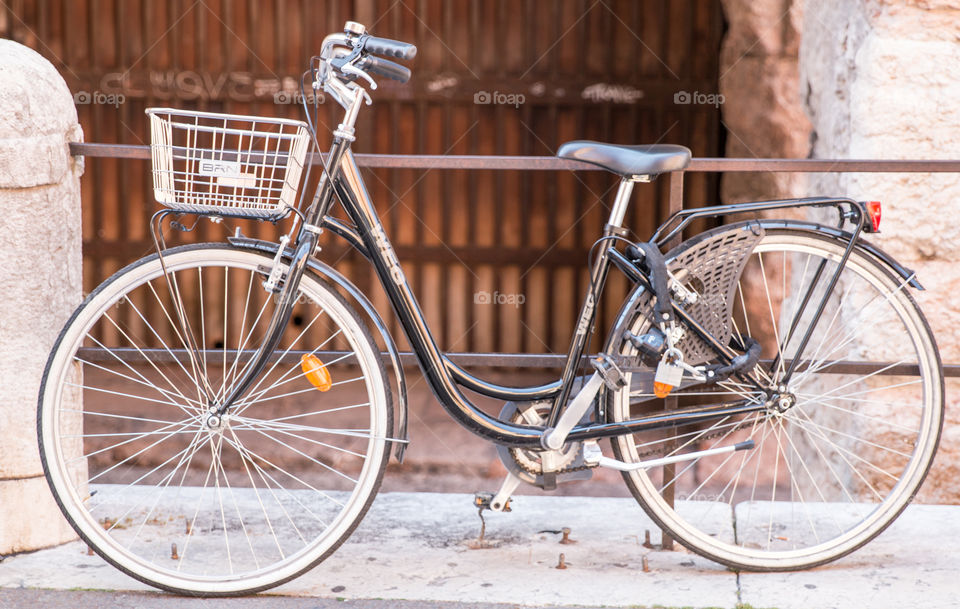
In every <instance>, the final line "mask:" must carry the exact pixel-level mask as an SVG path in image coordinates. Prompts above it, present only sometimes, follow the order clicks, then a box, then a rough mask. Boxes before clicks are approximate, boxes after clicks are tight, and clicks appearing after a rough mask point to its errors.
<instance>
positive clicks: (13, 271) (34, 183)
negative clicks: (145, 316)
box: [0, 40, 83, 555]
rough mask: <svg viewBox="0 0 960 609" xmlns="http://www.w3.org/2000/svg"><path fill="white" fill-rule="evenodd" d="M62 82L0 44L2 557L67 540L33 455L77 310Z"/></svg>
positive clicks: (70, 115) (72, 173)
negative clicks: (44, 384)
mask: <svg viewBox="0 0 960 609" xmlns="http://www.w3.org/2000/svg"><path fill="white" fill-rule="evenodd" d="M81 138H82V132H81V130H80V125H79V124H78V123H77V111H76V108H75V107H74V105H73V97H72V96H71V94H70V91H69V90H68V89H67V85H66V83H65V82H64V81H63V78H61V76H60V74H58V73H57V71H56V69H54V67H53V66H52V65H51V64H50V62H48V61H47V60H46V59H44V58H43V57H41V56H40V55H39V54H37V53H36V52H35V51H33V50H31V49H29V48H27V47H25V46H22V45H20V44H17V43H15V42H12V41H10V40H0V555H2V554H9V553H12V552H21V551H26V550H34V549H37V548H41V547H44V546H49V545H53V544H57V543H62V542H64V541H67V540H69V539H72V538H73V537H74V535H73V531H72V530H71V529H70V527H69V525H68V524H67V522H66V520H64V518H63V517H62V516H61V515H60V511H59V510H58V509H57V506H56V504H55V502H54V500H53V497H52V495H51V494H50V491H49V490H48V488H47V483H46V480H45V479H44V477H43V471H42V469H41V466H40V458H39V453H38V450H37V435H36V410H37V392H38V390H39V388H40V379H41V377H42V375H43V369H44V366H45V365H46V361H47V355H48V353H49V352H50V348H51V347H52V346H53V342H54V340H55V339H56V337H57V334H58V333H59V332H60V328H61V327H62V326H63V323H64V322H65V321H66V320H67V318H68V317H69V316H70V314H71V312H72V311H73V309H74V308H75V307H76V306H77V305H78V304H79V303H80V300H81V292H82V275H81V252H80V248H81V220H80V174H81V173H82V172H83V164H82V160H80V159H76V160H75V159H73V158H71V156H70V151H69V149H68V142H70V141H73V140H80V139H81Z"/></svg>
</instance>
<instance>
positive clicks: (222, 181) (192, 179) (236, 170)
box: [147, 108, 310, 219]
mask: <svg viewBox="0 0 960 609" xmlns="http://www.w3.org/2000/svg"><path fill="white" fill-rule="evenodd" d="M147 114H148V115H149V116H150V137H151V142H150V155H151V157H152V160H153V192H154V196H155V197H156V199H157V202H158V203H160V204H161V205H165V206H167V207H169V208H171V209H174V210H177V211H183V212H187V213H193V214H211V215H218V216H233V217H244V218H261V219H263V218H277V217H279V216H282V215H284V214H286V213H287V211H288V210H289V209H291V208H292V207H294V206H295V204H296V195H297V189H298V186H299V183H300V177H301V174H302V171H303V163H304V158H305V157H306V153H307V149H308V147H309V142H310V139H309V137H310V136H309V132H308V131H307V125H306V123H304V122H302V121H295V120H288V119H278V118H259V117H254V116H240V115H234V114H217V113H213V112H190V111H186V110H172V109H169V108H148V109H147Z"/></svg>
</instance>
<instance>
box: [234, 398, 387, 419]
mask: <svg viewBox="0 0 960 609" xmlns="http://www.w3.org/2000/svg"><path fill="white" fill-rule="evenodd" d="M369 405H370V402H363V403H361V404H350V405H349V406H337V407H335V408H325V409H324V410H315V411H313V412H305V413H303V414H292V415H289V416H285V417H278V418H276V419H270V420H271V421H272V422H273V423H278V422H280V421H289V420H291V419H302V418H303V417H312V416H316V415H319V414H328V413H331V412H340V411H342V410H352V409H354V408H363V407H364V406H369ZM230 417H231V418H232V419H234V420H240V421H258V422H266V421H265V420H264V419H254V418H250V417H248V416H240V415H239V414H234V415H230Z"/></svg>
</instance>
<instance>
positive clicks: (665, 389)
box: [653, 381, 673, 398]
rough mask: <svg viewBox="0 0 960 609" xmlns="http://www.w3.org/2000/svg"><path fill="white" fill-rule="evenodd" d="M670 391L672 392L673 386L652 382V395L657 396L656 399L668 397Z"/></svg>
mask: <svg viewBox="0 0 960 609" xmlns="http://www.w3.org/2000/svg"><path fill="white" fill-rule="evenodd" d="M671 391H673V385H668V384H666V383H661V382H659V381H653V395H655V396H657V397H658V398H665V397H667V396H668V395H670V392H671Z"/></svg>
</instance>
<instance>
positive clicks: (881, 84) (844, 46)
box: [800, 0, 960, 503]
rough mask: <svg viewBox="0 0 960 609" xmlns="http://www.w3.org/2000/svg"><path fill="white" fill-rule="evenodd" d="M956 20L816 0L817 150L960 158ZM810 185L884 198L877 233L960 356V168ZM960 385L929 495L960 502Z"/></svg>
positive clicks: (809, 99) (809, 9)
mask: <svg viewBox="0 0 960 609" xmlns="http://www.w3.org/2000/svg"><path fill="white" fill-rule="evenodd" d="M958 24H960V4H958V3H957V2H956V1H955V0H954V1H950V0H928V1H926V2H911V1H909V0H882V1H878V0H871V1H868V0H855V1H854V0H851V1H849V2H835V1H833V0H807V1H806V3H805V6H804V17H803V42H802V44H801V49H800V72H801V90H803V91H805V92H806V93H805V103H806V106H807V112H808V114H809V115H810V117H811V122H812V124H813V130H814V131H813V154H814V156H815V157H818V158H853V159H958V158H960V37H958ZM809 192H810V194H832V193H837V194H845V195H847V196H850V197H852V198H854V199H878V200H880V201H882V202H883V221H882V224H881V230H882V231H883V232H882V234H880V235H875V236H874V235H871V236H870V240H871V241H873V242H875V243H876V244H877V245H879V246H880V247H882V248H883V249H885V250H887V251H888V252H889V253H890V254H892V255H893V256H894V257H895V258H897V259H898V260H900V261H901V262H902V263H904V264H906V265H907V266H910V267H912V268H914V269H915V270H916V271H917V275H918V277H919V279H920V281H921V283H923V284H924V286H925V287H926V288H927V291H925V292H916V291H914V292H912V294H913V295H914V296H915V297H916V299H917V300H918V302H919V303H920V306H921V307H922V309H923V311H924V313H925V314H926V316H927V318H928V320H929V321H930V324H931V326H932V328H933V331H934V334H935V336H936V338H937V341H938V343H939V346H940V354H941V357H942V358H943V361H944V362H945V363H957V362H960V294H958V291H957V287H958V286H960V265H958V264H957V260H960V236H958V234H957V231H958V226H957V223H956V221H955V220H956V218H958V217H960V176H958V175H957V174H889V173H885V174H813V176H812V177H811V183H810V185H809ZM877 332H878V333H880V334H881V335H882V332H883V328H882V325H881V326H879V327H877ZM958 390H960V383H958V382H957V381H955V380H949V381H948V382H947V404H946V408H947V410H946V412H947V420H946V423H945V425H944V434H943V439H942V441H941V444H940V452H939V455H938V457H937V460H936V463H935V465H934V469H933V470H932V472H931V474H930V477H929V478H928V479H927V482H926V484H925V485H924V489H923V491H922V492H921V495H920V497H919V499H920V500H921V501H938V502H949V503H957V501H958V500H960V408H958V406H960V391H958Z"/></svg>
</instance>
